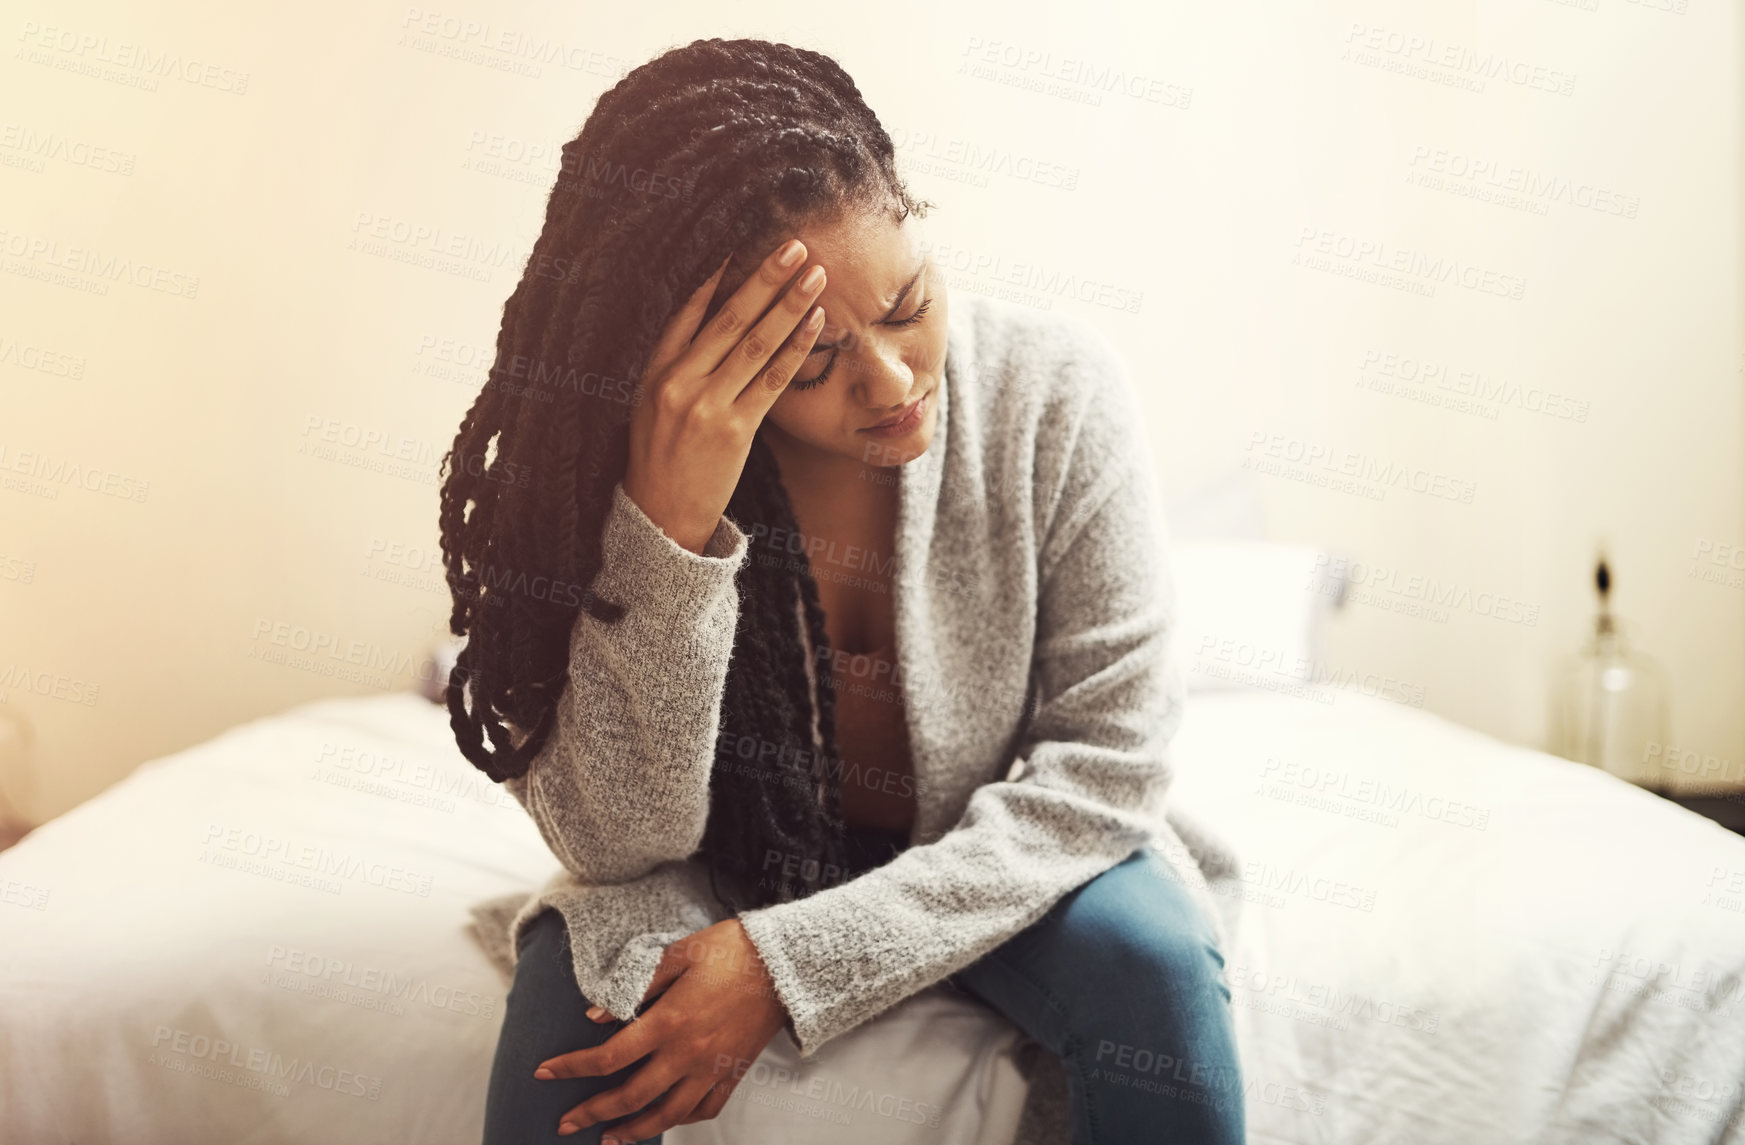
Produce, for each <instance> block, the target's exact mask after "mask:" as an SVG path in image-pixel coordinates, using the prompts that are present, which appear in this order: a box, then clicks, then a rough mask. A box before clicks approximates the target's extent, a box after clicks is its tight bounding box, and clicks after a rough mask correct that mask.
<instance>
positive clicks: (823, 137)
mask: <svg viewBox="0 0 1745 1145" xmlns="http://www.w3.org/2000/svg"><path fill="white" fill-rule="evenodd" d="M925 206H926V204H924V203H921V202H918V201H916V200H914V199H913V198H911V196H910V195H909V193H908V191H907V190H906V189H905V188H904V186H903V184H902V182H901V180H900V179H899V178H898V177H897V174H896V168H895V158H894V150H893V148H892V145H891V139H890V136H889V135H888V134H887V133H886V132H885V130H884V128H883V127H882V126H881V125H880V124H879V121H878V118H877V116H875V115H874V114H873V112H872V111H871V109H870V108H868V107H867V106H866V103H865V101H864V100H863V99H862V97H861V94H860V91H859V89H858V88H856V87H855V85H854V82H853V81H852V80H851V79H850V78H849V77H848V75H847V73H846V72H844V71H843V70H842V68H841V67H840V66H839V65H838V64H837V63H836V62H835V61H834V60H832V59H830V58H829V57H828V56H825V55H822V54H820V53H817V52H812V51H807V50H805V49H800V48H794V47H790V46H788V45H785V44H772V43H768V42H765V41H761V40H720V39H710V40H698V41H696V42H694V43H691V44H689V45H686V46H685V47H682V48H676V49H674V50H672V51H669V52H667V53H665V54H663V55H661V56H659V57H657V58H656V59H654V60H651V61H649V62H648V63H646V64H644V65H642V66H641V67H638V68H635V69H634V70H632V71H630V72H629V73H627V74H626V75H625V76H624V77H623V78H621V79H620V80H619V81H618V83H616V84H615V85H614V86H613V87H612V88H611V89H610V90H609V91H607V92H606V93H605V94H604V95H602V96H601V97H600V99H599V101H598V102H597V103H596V105H595V107H594V110H593V112H592V113H591V114H590V115H589V116H588V118H587V121H586V122H585V123H584V124H583V126H582V129H581V131H580V133H579V134H578V135H577V136H576V138H574V139H572V140H571V141H570V142H568V143H566V144H565V145H564V147H563V149H562V159H561V166H560V170H559V172H558V175H557V179H556V181H555V183H554V185H553V187H552V191H551V194H550V196H549V197H548V199H547V201H546V213H545V222H544V226H543V227H542V229H541V231H540V235H539V238H538V240H537V241H536V242H535V243H534V247H533V251H532V253H531V255H530V256H529V258H528V263H527V267H526V269H525V270H524V272H523V274H522V277H521V280H520V282H519V283H518V284H517V285H516V287H515V290H514V292H513V293H512V294H511V295H510V296H509V299H508V301H507V302H506V303H505V304H504V307H503V321H502V324H501V326H500V328H499V330H498V335H497V347H496V357H495V360H494V362H493V364H492V367H491V370H490V372H489V374H488V375H487V376H486V378H485V383H484V386H483V388H482V389H481V390H480V392H479V395H478V397H477V398H476V399H475V400H474V401H473V404H472V407H471V408H470V409H469V410H468V411H467V413H466V416H465V417H464V418H463V419H462V421H461V425H460V429H459V432H458V433H457V434H456V435H455V441H454V446H453V448H452V449H451V450H450V451H449V453H448V454H447V455H446V456H445V457H444V459H443V469H444V474H443V486H442V494H441V505H440V510H439V523H440V526H441V534H442V554H443V565H444V569H445V571H446V574H447V580H448V584H449V589H450V592H451V595H452V597H453V608H452V609H451V611H450V615H449V630H450V631H451V632H453V633H454V634H455V635H464V636H466V637H467V640H466V643H465V645H464V647H463V648H462V650H461V653H460V656H459V659H458V661H457V663H456V664H455V667H454V670H453V672H452V673H451V674H450V676H449V683H448V691H447V703H448V710H449V722H450V725H451V726H452V728H453V730H454V735H455V742H456V743H457V744H458V745H459V747H460V749H461V752H462V754H464V755H465V756H466V757H467V758H468V759H469V760H471V761H472V763H473V764H474V765H475V766H476V767H478V768H479V769H480V770H482V771H483V772H485V774H487V775H489V776H490V777H491V778H492V779H493V780H494V781H496V782H502V781H503V780H505V779H509V778H513V777H517V776H522V775H525V774H526V773H527V769H528V767H529V766H530V765H531V763H532V762H533V760H534V759H535V758H536V757H537V756H538V754H539V753H540V751H541V749H542V748H543V747H544V746H545V744H546V742H547V740H548V739H549V737H550V734H551V732H552V729H553V727H554V726H555V713H556V709H557V704H558V703H559V702H560V701H561V700H562V699H563V697H564V694H565V689H566V687H567V686H568V684H569V682H570V680H571V679H572V678H574V679H585V678H586V677H587V675H588V671H587V670H588V667H589V666H588V665H585V664H581V665H572V664H571V663H570V636H571V633H572V631H573V626H574V625H575V624H576V623H578V622H581V623H602V624H611V623H615V622H617V621H618V620H619V619H620V618H621V617H622V615H623V612H624V609H623V607H622V606H621V605H620V604H618V603H615V602H613V601H609V600H604V599H602V598H600V597H598V596H596V595H594V593H593V590H592V588H591V587H588V586H591V585H592V584H593V583H594V580H595V577H596V576H597V574H598V573H599V571H600V566H601V560H602V551H601V532H602V528H603V525H604V522H605V517H606V513H607V511H608V510H609V509H610V508H611V498H612V491H613V487H614V486H615V485H616V484H617V483H618V482H619V481H620V480H621V479H622V478H623V476H624V472H625V466H626V465H627V463H628V457H629V452H628V450H629V440H628V424H629V420H630V414H631V409H632V406H633V403H634V402H635V401H636V400H638V397H639V395H638V388H639V386H638V379H640V378H641V375H642V371H643V369H644V367H645V366H646V364H647V361H648V358H649V355H650V354H651V353H652V351H653V347H654V344H655V341H656V340H657V339H658V337H659V335H660V332H661V330H662V329H663V328H664V326H665V324H666V322H667V321H668V320H669V319H670V318H671V316H672V314H673V313H674V312H675V311H676V310H677V308H678V307H679V306H680V305H681V304H682V303H683V302H684V300H685V299H687V298H689V297H690V295H691V293H692V291H693V290H694V289H695V288H696V287H697V285H698V284H700V283H701V282H702V281H703V280H705V279H706V278H708V276H709V275H710V274H711V273H713V271H714V270H715V268H716V267H718V266H720V265H721V262H722V260H723V259H725V258H728V257H729V256H732V257H731V261H730V262H729V264H728V270H727V273H726V274H725V275H724V276H723V278H722V281H721V284H720V286H719V287H718V288H717V290H716V293H715V297H714V299H713V300H712V302H711V303H710V306H709V308H708V311H707V313H706V314H705V315H704V319H703V321H705V322H707V321H708V320H709V318H711V317H712V316H713V315H714V313H715V312H716V311H717V310H718V309H719V307H720V305H721V303H722V302H724V301H725V300H726V298H728V297H729V296H730V295H731V294H732V293H733V291H734V290H735V289H737V287H738V286H739V284H740V283H741V282H743V281H744V280H745V278H746V277H747V276H748V275H749V274H750V273H751V271H752V269H753V268H755V267H756V265H757V264H758V263H759V262H760V261H761V260H762V258H763V256H764V255H766V254H767V253H768V251H769V250H770V249H772V248H773V247H774V246H775V244H776V243H777V242H779V241H781V240H783V239H785V238H786V237H787V236H788V235H790V234H791V233H792V232H793V231H794V230H796V229H798V228H799V227H800V225H801V224H804V223H812V222H829V221H833V220H834V219H836V218H837V217H840V215H841V214H842V213H844V212H845V211H846V210H848V209H849V208H852V207H862V208H869V209H885V210H889V211H891V212H893V214H894V215H895V216H896V217H897V218H901V217H902V216H904V215H906V214H908V213H910V212H915V213H920V212H922V211H923V210H924V209H925ZM726 515H727V516H728V518H729V519H731V520H732V521H733V522H734V523H735V524H737V525H738V526H740V527H741V528H742V529H744V530H745V532H746V533H747V534H749V535H750V537H751V540H752V545H753V552H751V553H749V554H748V556H747V559H746V561H745V562H744V564H743V565H742V566H741V568H740V570H739V573H738V575H737V577H736V580H735V587H736V589H737V591H738V596H739V615H738V620H737V623H736V626H735V631H734V640H733V653H732V658H731V660H730V662H729V667H728V673H727V685H726V692H725V695H724V697H723V701H722V713H721V725H720V727H719V729H718V732H719V735H718V737H717V740H716V758H715V766H714V768H713V770H712V771H711V774H710V780H709V782H710V789H711V791H710V794H711V798H710V815H709V821H708V825H707V828H706V830H705V833H704V839H703V845H702V855H703V857H704V859H705V860H706V862H707V864H708V868H709V872H710V876H711V880H712V882H714V885H715V887H716V893H717V895H718V896H719V897H722V898H723V901H724V902H727V901H730V900H731V905H733V906H734V908H735V909H746V908H747V907H751V906H757V905H762V904H766V903H770V902H779V901H784V900H787V899H791V898H796V897H802V896H804V895H807V894H810V893H812V892H814V891H816V890H817V889H819V888H820V887H821V886H822V885H824V884H825V883H826V882H827V881H828V875H827V873H826V872H828V871H829V870H830V869H831V868H832V867H834V868H836V869H840V868H841V866H842V859H843V856H844V840H843V836H842V831H843V823H842V814H841V790H840V778H841V776H840V769H839V768H838V767H837V766H836V760H837V759H838V758H839V757H838V756H837V749H836V732H835V714H834V713H835V704H834V699H833V691H832V688H831V683H830V677H829V672H828V668H827V665H828V656H829V649H830V642H829V638H828V636H827V635H826V633H825V629H824V612H823V609H822V607H821V606H820V604H819V598H818V586H817V583H816V581H815V580H814V579H813V576H812V572H811V568H810V565H809V564H808V562H807V561H806V558H805V557H804V556H803V555H801V556H798V557H794V558H790V557H788V556H786V555H785V554H782V555H780V556H778V555H777V554H775V553H774V552H773V550H770V549H769V547H768V545H767V544H766V543H765V540H764V539H765V538H770V537H778V536H783V535H791V534H792V533H793V532H794V531H795V530H796V526H795V521H794V515H793V508H792V505H791V503H790V502H789V500H788V496H787V490H786V488H785V487H784V486H783V485H782V481H781V474H780V470H779V468H778V467H777V465H776V463H775V458H774V455H773V454H772V453H771V452H770V451H769V447H768V445H767V444H766V443H765V442H764V441H763V439H762V437H761V435H760V436H759V437H758V438H757V439H756V440H754V442H753V444H752V448H751V451H750V454H749V456H748V457H747V460H746V465H745V469H744V472H743V473H742V474H741V476H740V479H739V483H738V485H737V486H736V487H735V489H734V491H733V495H732V498H731V500H730V501H729V503H728V507H727V514H726ZM782 530H787V534H784V533H783V532H782ZM540 577H544V578H547V580H546V581H544V582H541V581H539V579H538V578H540ZM533 583H550V584H562V585H570V586H580V591H579V592H577V593H569V594H562V593H557V592H553V593H550V594H547V595H544V596H536V595H530V594H529V593H528V592H527V591H526V590H525V589H523V588H522V587H521V586H524V585H528V584H533ZM579 612H586V613H587V614H588V619H587V620H586V621H578V615H577V614H578V613H579ZM802 625H803V626H804V627H803V628H802ZM808 641H809V643H810V646H811V650H812V656H813V660H812V664H811V665H808V664H807V662H806V656H807V653H806V643H807V642H808ZM809 668H810V669H811V670H812V671H813V672H814V673H815V675H816V678H817V685H818V686H817V688H816V689H815V690H814V689H813V687H812V686H811V684H810V677H809V676H808V669H809ZM571 702H574V701H571ZM814 724H816V726H817V729H818V737H819V739H818V741H817V742H815V741H814V739H813V727H814ZM487 741H488V745H487ZM748 743H749V744H752V745H755V749H754V750H752V751H751V752H750V753H749V754H748V753H747V752H746V751H745V750H744V748H745V745H746V744H748ZM762 745H769V746H768V748H767V749H766V748H765V747H764V746H762ZM772 754H773V756H774V758H775V762H774V763H770V762H769V758H770V756H771V755H772ZM794 858H798V859H799V860H801V861H800V862H798V863H795V862H791V861H790V860H791V859H794ZM773 860H779V861H773ZM796 868H797V869H799V870H800V871H801V872H802V873H801V874H800V875H798V876H792V875H790V874H788V872H789V871H791V870H794V869H796ZM766 872H767V873H766ZM717 876H722V877H724V879H725V881H727V882H728V883H729V884H731V886H732V891H731V892H730V894H729V895H722V893H721V887H720V883H719V882H717V881H715V880H716V877H717Z"/></svg>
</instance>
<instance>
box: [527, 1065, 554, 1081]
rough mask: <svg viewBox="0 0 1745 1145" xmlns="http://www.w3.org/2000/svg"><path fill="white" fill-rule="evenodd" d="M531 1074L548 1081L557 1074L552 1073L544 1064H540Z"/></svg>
mask: <svg viewBox="0 0 1745 1145" xmlns="http://www.w3.org/2000/svg"><path fill="white" fill-rule="evenodd" d="M533 1076H534V1077H536V1078H539V1079H540V1080H541V1081H550V1080H551V1079H552V1078H554V1077H556V1076H557V1074H555V1073H552V1072H551V1071H550V1070H548V1069H546V1068H545V1067H544V1066H540V1067H539V1068H538V1069H536V1070H534V1071H533Z"/></svg>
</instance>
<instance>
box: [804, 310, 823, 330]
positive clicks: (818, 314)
mask: <svg viewBox="0 0 1745 1145" xmlns="http://www.w3.org/2000/svg"><path fill="white" fill-rule="evenodd" d="M822 325H824V308H823V307H822V306H814V307H812V313H810V314H808V315H806V329H808V330H816V329H818V327H820V326H822Z"/></svg>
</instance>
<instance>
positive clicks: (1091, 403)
mask: <svg viewBox="0 0 1745 1145" xmlns="http://www.w3.org/2000/svg"><path fill="white" fill-rule="evenodd" d="M950 305H951V311H950V313H951V324H952V326H953V328H954V330H953V347H952V349H953V351H954V352H962V353H963V354H964V356H965V357H966V358H967V359H968V362H967V364H968V366H969V368H968V369H967V370H962V371H960V373H961V374H962V375H963V379H964V381H965V382H966V384H965V386H964V387H963V389H964V390H965V391H967V392H965V393H963V394H962V395H961V396H962V398H963V399H964V400H966V401H968V402H969V403H971V404H973V405H974V406H975V412H976V419H975V420H976V421H977V422H979V423H980V425H981V426H982V427H983V431H984V433H985V434H986V436H987V438H988V440H989V441H990V442H993V441H1003V442H1006V443H1012V444H1017V443H1023V451H1024V452H1025V453H1028V454H1029V455H1030V456H1029V457H1028V458H1026V463H1027V464H1026V468H1028V469H1029V470H1030V472H1031V473H1032V474H1033V476H1034V479H1035V481H1036V482H1037V484H1038V485H1039V486H1043V487H1052V488H1053V489H1054V490H1056V491H1057V492H1064V491H1065V490H1064V488H1063V487H1064V486H1066V485H1068V484H1073V485H1079V486H1081V487H1083V488H1085V489H1087V490H1088V489H1089V488H1090V487H1094V486H1098V485H1101V484H1103V483H1104V482H1105V481H1106V480H1108V479H1112V478H1114V477H1115V475H1116V474H1121V475H1123V479H1124V476H1125V475H1127V474H1130V473H1131V472H1133V470H1134V468H1135V467H1138V468H1149V466H1150V462H1149V460H1148V458H1147V453H1148V445H1147V438H1146V434H1145V425H1144V421H1145V414H1144V410H1143V409H1142V407H1141V404H1140V402H1139V395H1138V391H1137V389H1136V387H1135V385H1134V382H1133V373H1132V370H1131V369H1130V367H1129V365H1128V363H1127V361H1126V360H1125V358H1124V356H1123V355H1122V353H1121V351H1120V350H1119V349H1117V348H1116V346H1115V345H1114V343H1113V342H1112V341H1111V340H1110V339H1109V337H1108V335H1107V334H1105V333H1104V332H1103V331H1102V330H1101V329H1100V328H1099V327H1098V326H1097V325H1096V324H1095V323H1094V322H1092V321H1091V320H1089V319H1085V318H1081V317H1078V316H1076V315H1071V314H1064V313H1060V312H1056V311H1050V310H1038V309H1036V308H1034V307H1029V306H1022V305H1019V304H1017V303H1013V302H1007V301H1005V300H1003V299H998V298H992V297H988V296H985V295H967V296H966V295H954V296H953V297H952V299H951V303H950ZM960 307H961V308H962V309H961V312H960V309H959V308H960ZM952 400H953V401H954V402H955V401H957V400H959V395H957V394H955V393H954V395H953V399H952Z"/></svg>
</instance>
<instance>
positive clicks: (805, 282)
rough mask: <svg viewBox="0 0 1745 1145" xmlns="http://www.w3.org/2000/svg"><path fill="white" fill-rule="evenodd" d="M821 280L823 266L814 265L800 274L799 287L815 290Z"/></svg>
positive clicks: (822, 277)
mask: <svg viewBox="0 0 1745 1145" xmlns="http://www.w3.org/2000/svg"><path fill="white" fill-rule="evenodd" d="M823 282H824V268H823V267H821V266H814V267H813V268H812V269H811V270H808V271H807V272H806V273H805V274H802V275H801V276H800V289H801V290H817V289H818V287H819V286H820V285H821V284H822V283H823Z"/></svg>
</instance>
